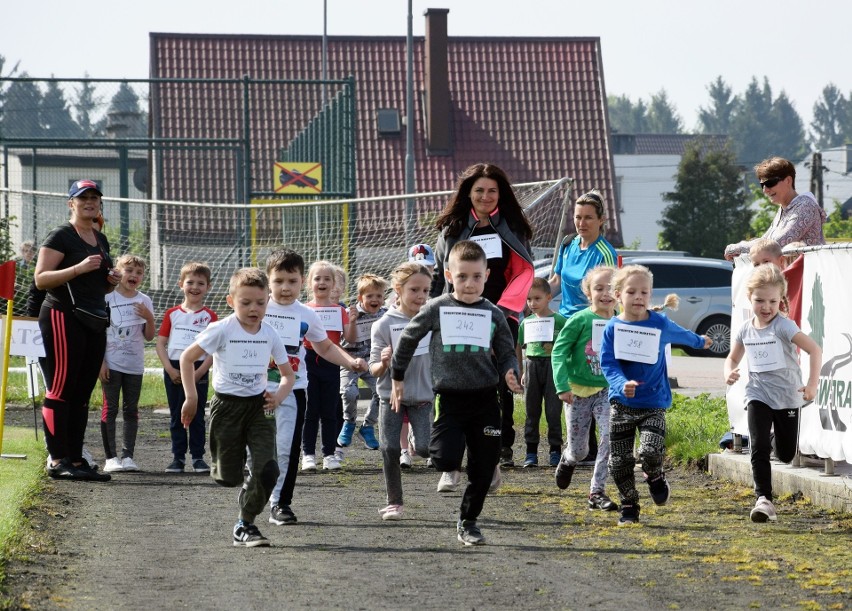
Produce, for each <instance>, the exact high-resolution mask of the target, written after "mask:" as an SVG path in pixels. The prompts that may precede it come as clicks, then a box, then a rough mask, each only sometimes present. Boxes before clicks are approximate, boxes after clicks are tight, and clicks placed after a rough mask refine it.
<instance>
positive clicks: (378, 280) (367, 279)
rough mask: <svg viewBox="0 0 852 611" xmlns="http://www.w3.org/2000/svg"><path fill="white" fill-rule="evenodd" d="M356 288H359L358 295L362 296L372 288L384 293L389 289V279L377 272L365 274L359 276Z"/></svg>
mask: <svg viewBox="0 0 852 611" xmlns="http://www.w3.org/2000/svg"><path fill="white" fill-rule="evenodd" d="M356 288H357V290H358V297H360V296H362V295H363V294H364V293H366V292H367V291H369V290H370V289H375V290H377V291H379V292H380V293H382V294H384V293H385V291H387V290H388V281H387V280H385V279H384V278H382V277H381V276H377V275H376V274H364V275H363V276H361V277H360V278H358V282H357V284H356Z"/></svg>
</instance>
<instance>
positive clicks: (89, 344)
mask: <svg viewBox="0 0 852 611" xmlns="http://www.w3.org/2000/svg"><path fill="white" fill-rule="evenodd" d="M38 326H39V328H40V329H41V337H42V341H43V342H44V352H45V356H44V357H43V358H41V359H39V364H40V365H41V370H42V372H43V373H44V379H45V385H46V386H47V392H46V393H45V396H44V403H43V404H42V408H41V414H42V422H43V425H44V439H45V442H46V443H47V451H48V452H50V457H51V458H52V459H53V460H60V459H63V458H68V459H70V460H71V462H74V463H78V462H80V461H81V460H82V458H83V439H84V438H85V436H86V422H87V420H88V417H89V398H90V397H91V395H92V391H93V390H94V388H95V384H97V381H98V374H99V373H100V370H101V363H103V360H104V351H105V350H106V332H102V333H92V332H91V331H90V330H88V329H86V328H84V327H83V326H82V325H81V324H80V322H79V321H78V320H77V319H76V318H75V317H74V315H73V314H71V313H70V312H65V311H63V310H61V309H59V308H56V307H47V306H43V307H42V308H41V311H40V312H39V317H38Z"/></svg>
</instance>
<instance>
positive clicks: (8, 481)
mask: <svg viewBox="0 0 852 611" xmlns="http://www.w3.org/2000/svg"><path fill="white" fill-rule="evenodd" d="M3 453H4V454H26V456H27V458H26V460H18V459H0V607H3V605H4V604H5V602H6V601H5V600H4V593H5V580H6V564H7V562H8V561H9V559H10V558H11V557H13V556H15V555H18V554H21V553H24V551H25V549H26V547H27V545H28V543H27V537H29V536H31V535H29V534H28V533H29V532H30V531H31V529H30V528H29V527H28V522H27V518H26V517H25V515H24V513H23V511H24V510H25V509H26V508H27V507H29V506H30V504H31V503H33V501H34V500H35V498H36V496H37V495H38V493H39V491H40V490H41V488H42V485H43V482H44V477H45V476H44V460H45V456H46V454H45V449H44V441H42V440H37V439H36V438H35V435H34V434H33V431H32V429H30V428H18V427H7V428H6V429H5V430H4V433H3Z"/></svg>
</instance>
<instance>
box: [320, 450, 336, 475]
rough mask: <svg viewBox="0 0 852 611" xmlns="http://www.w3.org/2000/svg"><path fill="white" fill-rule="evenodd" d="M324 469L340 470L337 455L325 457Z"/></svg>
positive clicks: (323, 461)
mask: <svg viewBox="0 0 852 611" xmlns="http://www.w3.org/2000/svg"><path fill="white" fill-rule="evenodd" d="M322 468H323V469H325V470H326V471H335V470H336V469H340V460H339V459H338V458H337V455H336V454H331V455H330V456H324V457H323V459H322Z"/></svg>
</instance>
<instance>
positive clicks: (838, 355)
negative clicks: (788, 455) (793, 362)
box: [799, 249, 852, 462]
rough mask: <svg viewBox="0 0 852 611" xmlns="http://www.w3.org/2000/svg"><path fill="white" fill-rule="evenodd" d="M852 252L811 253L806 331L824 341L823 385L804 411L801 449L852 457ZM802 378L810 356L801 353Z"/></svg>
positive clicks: (804, 285)
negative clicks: (851, 276) (851, 272)
mask: <svg viewBox="0 0 852 611" xmlns="http://www.w3.org/2000/svg"><path fill="white" fill-rule="evenodd" d="M850 269H852V252H850V251H849V250H833V249H832V250H828V249H826V250H819V251H815V252H808V253H806V254H805V270H804V279H803V282H802V331H803V332H804V333H806V334H807V335H810V336H811V337H812V338H813V339H814V341H816V343H818V344H819V345H820V346H822V367H821V368H820V375H819V387H818V390H817V396H816V399H815V400H814V402H813V403H811V404H810V405H808V406H807V407H805V408H804V409H803V410H802V420H801V431H800V434H799V448H800V450H801V452H802V453H803V454H816V455H817V456H819V457H821V458H832V459H834V460H845V461H846V462H852V319H850V316H849V312H848V311H847V310H846V308H848V307H849V304H850V303H852V284H850V282H849V270H850ZM800 360H801V363H802V379H803V380H807V379H808V358H807V355H806V354H805V353H802V356H801V359H800Z"/></svg>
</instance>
